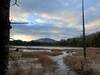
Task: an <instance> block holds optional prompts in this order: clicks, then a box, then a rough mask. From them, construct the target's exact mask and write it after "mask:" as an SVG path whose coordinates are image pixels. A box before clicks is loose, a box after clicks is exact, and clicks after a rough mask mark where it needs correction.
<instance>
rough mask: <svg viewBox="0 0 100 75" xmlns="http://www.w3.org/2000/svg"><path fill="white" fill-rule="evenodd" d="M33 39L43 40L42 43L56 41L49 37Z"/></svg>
mask: <svg viewBox="0 0 100 75" xmlns="http://www.w3.org/2000/svg"><path fill="white" fill-rule="evenodd" d="M35 41H37V42H44V43H54V42H56V40H54V39H50V38H41V39H38V40H35Z"/></svg>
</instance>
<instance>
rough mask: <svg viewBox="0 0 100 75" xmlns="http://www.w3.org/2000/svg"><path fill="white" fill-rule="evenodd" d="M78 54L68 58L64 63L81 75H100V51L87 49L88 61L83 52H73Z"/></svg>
mask: <svg viewBox="0 0 100 75" xmlns="http://www.w3.org/2000/svg"><path fill="white" fill-rule="evenodd" d="M73 51H74V52H76V53H75V54H73V55H72V56H66V57H65V58H64V63H65V64H66V65H68V66H69V67H70V68H71V69H73V70H75V71H76V72H78V73H79V74H81V75H100V49H97V48H87V50H86V51H87V52H86V54H87V57H86V59H85V58H84V56H83V50H76V51H75V50H71V51H69V52H73Z"/></svg>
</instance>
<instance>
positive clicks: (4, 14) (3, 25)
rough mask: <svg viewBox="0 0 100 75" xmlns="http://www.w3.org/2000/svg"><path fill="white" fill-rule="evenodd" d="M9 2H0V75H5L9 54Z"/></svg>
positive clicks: (1, 0) (5, 0)
mask: <svg viewBox="0 0 100 75" xmlns="http://www.w3.org/2000/svg"><path fill="white" fill-rule="evenodd" d="M9 8H10V0H0V75H5V74H6V71H7V66H8V52H9V28H10V22H9Z"/></svg>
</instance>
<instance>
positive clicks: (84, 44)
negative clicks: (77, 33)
mask: <svg viewBox="0 0 100 75" xmlns="http://www.w3.org/2000/svg"><path fill="white" fill-rule="evenodd" d="M82 23H83V49H84V58H86V36H85V16H84V0H82Z"/></svg>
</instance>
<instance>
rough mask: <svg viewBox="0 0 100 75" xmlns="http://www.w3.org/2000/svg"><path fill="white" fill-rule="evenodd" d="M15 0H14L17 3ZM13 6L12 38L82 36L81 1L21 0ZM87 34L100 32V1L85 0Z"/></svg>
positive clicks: (28, 39) (11, 17) (56, 38)
mask: <svg viewBox="0 0 100 75" xmlns="http://www.w3.org/2000/svg"><path fill="white" fill-rule="evenodd" d="M13 1H14V0H12V1H11V5H13V3H14V2H13ZM18 4H19V7H17V6H11V11H10V20H11V21H13V22H28V24H15V25H14V24H13V25H12V29H11V38H13V39H15V40H17V39H20V40H24V41H30V40H35V39H39V38H52V39H55V40H60V39H67V38H71V37H76V36H80V35H82V20H81V0H18ZM85 23H86V33H87V34H90V33H93V32H96V31H100V0H85Z"/></svg>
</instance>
